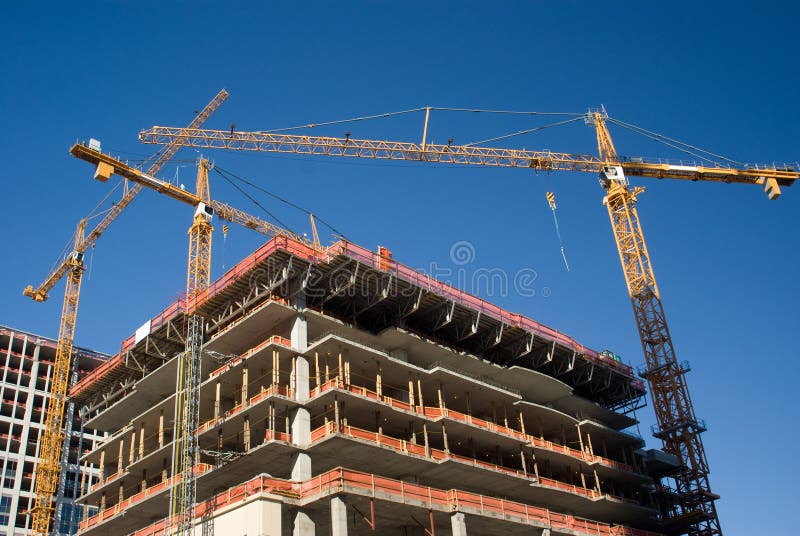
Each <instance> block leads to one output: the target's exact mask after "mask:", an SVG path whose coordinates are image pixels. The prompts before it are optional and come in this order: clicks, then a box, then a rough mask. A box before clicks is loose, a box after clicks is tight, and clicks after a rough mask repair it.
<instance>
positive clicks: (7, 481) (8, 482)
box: [3, 460, 17, 489]
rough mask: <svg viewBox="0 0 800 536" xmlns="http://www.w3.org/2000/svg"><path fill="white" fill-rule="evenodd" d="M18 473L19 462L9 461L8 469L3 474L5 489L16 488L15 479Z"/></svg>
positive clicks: (7, 463)
mask: <svg viewBox="0 0 800 536" xmlns="http://www.w3.org/2000/svg"><path fill="white" fill-rule="evenodd" d="M16 473H17V462H15V461H12V460H8V461H7V462H6V469H5V471H4V472H3V487H4V488H11V489H13V488H14V477H15V476H16Z"/></svg>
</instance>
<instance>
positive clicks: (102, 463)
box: [83, 449, 106, 482]
mask: <svg viewBox="0 0 800 536" xmlns="http://www.w3.org/2000/svg"><path fill="white" fill-rule="evenodd" d="M84 467H85V464H84ZM99 469H100V470H99V471H98V474H97V476H98V478H99V479H100V482H102V481H103V480H105V478H106V449H101V450H100V468H99ZM83 474H84V475H85V474H86V471H84V473H83Z"/></svg>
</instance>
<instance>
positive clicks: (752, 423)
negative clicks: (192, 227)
mask: <svg viewBox="0 0 800 536" xmlns="http://www.w3.org/2000/svg"><path fill="white" fill-rule="evenodd" d="M19 4H21V3H14V4H13V5H7V6H4V14H3V17H2V19H0V35H2V37H0V39H2V51H3V52H2V54H0V69H1V72H2V76H1V77H0V89H1V90H0V115H1V116H2V117H3V119H4V126H3V129H2V132H1V133H0V136H2V139H0V141H1V142H2V148H3V149H2V151H3V163H4V170H3V173H4V179H3V185H4V195H3V199H4V200H5V201H6V203H5V204H4V205H5V206H4V210H3V212H2V216H0V218H2V220H0V223H2V227H0V228H2V229H3V239H4V240H3V241H4V251H5V252H6V262H4V263H2V266H0V281H2V284H0V299H2V303H3V305H4V307H3V312H2V315H0V323H3V324H8V325H11V326H15V327H19V328H21V329H25V330H30V331H34V332H37V333H41V334H44V335H49V336H55V335H56V332H57V323H58V316H59V312H60V307H61V297H62V293H63V285H59V286H58V287H57V288H56V289H55V290H54V292H53V296H52V299H51V300H50V301H48V302H47V303H45V304H34V303H33V302H31V301H29V300H28V299H27V298H23V297H22V295H21V290H22V288H23V287H24V286H25V285H27V284H38V283H39V282H40V281H41V280H42V278H43V277H44V276H45V275H46V274H47V271H48V269H49V267H50V266H51V265H52V263H53V261H54V260H55V258H56V256H57V254H58V252H59V251H61V249H62V247H63V246H64V244H65V243H66V241H67V240H68V238H69V236H70V234H71V232H72V230H73V228H74V226H75V224H76V222H77V221H78V219H79V218H81V217H83V216H84V215H86V214H87V213H89V211H90V210H91V209H92V208H93V207H94V206H95V204H96V203H97V202H98V201H99V200H100V199H101V198H102V197H103V196H104V195H105V194H106V193H107V192H108V191H109V189H110V188H111V185H110V184H109V185H101V184H99V183H95V182H93V181H92V180H91V170H90V169H89V168H88V165H87V164H85V163H83V162H79V161H77V160H75V159H73V158H72V157H70V156H69V154H68V152H67V150H68V148H69V146H70V145H71V144H72V143H73V142H74V141H75V140H78V139H81V140H83V139H88V138H89V137H95V138H98V139H100V140H101V141H102V142H103V146H104V148H106V149H109V150H113V151H114V152H115V153H117V154H121V155H123V156H125V157H127V158H131V159H137V158H142V155H148V154H150V153H151V152H152V151H153V147H152V146H144V145H141V144H139V143H138V141H137V138H136V134H137V133H138V131H139V130H140V129H143V128H147V127H149V126H151V125H154V124H160V125H170V126H173V125H174V126H179V125H183V124H186V123H188V122H189V121H190V120H191V118H192V112H193V110H196V109H199V108H200V107H202V106H203V105H204V104H205V102H207V101H208V100H209V99H210V98H211V97H212V96H213V95H214V94H215V93H216V92H217V90H218V89H219V88H221V87H225V88H227V89H228V90H229V91H230V93H231V98H230V99H229V101H228V102H227V103H225V104H224V105H223V107H222V108H221V109H220V110H219V111H218V112H217V113H216V114H215V115H214V116H213V117H212V119H211V120H210V121H209V122H208V124H207V125H208V126H209V127H211V128H228V127H229V126H230V124H231V123H235V124H236V126H237V129H241V130H249V129H252V130H257V129H258V130H262V129H264V130H265V129H272V128H280V127H286V126H291V125H296V124H302V123H307V122H319V121H325V120H330V119H340V118H348V117H354V116H361V115H368V114H373V113H382V112H388V111H394V110H404V109H409V108H416V107H419V106H426V105H430V106H450V107H469V108H484V109H510V110H533V111H565V112H583V111H585V110H586V109H587V108H589V107H596V106H599V105H600V104H604V105H605V106H606V108H607V109H608V111H609V113H610V114H611V115H612V116H613V117H616V118H619V119H621V120H623V121H627V122H629V123H635V124H637V125H640V126H642V127H645V128H648V129H650V130H655V131H659V132H662V133H665V134H668V135H670V136H673V137H675V138H678V139H682V140H685V141H687V142H691V143H694V144H696V145H699V146H701V147H704V148H707V149H710V150H714V151H719V152H721V153H723V154H726V155H730V156H732V157H734V158H736V159H738V160H741V161H746V162H761V161H767V162H770V161H775V160H780V161H787V160H788V161H794V160H798V159H800V151H798V149H797V147H796V140H797V139H798V134H800V132H798V130H800V126H798V125H800V108H798V107H797V105H796V96H797V83H798V72H797V69H796V57H797V53H798V46H797V43H796V40H795V37H794V36H795V33H796V21H797V20H798V15H799V14H800V13H799V12H798V8H797V7H796V6H794V5H791V4H790V3H782V2H778V3H770V2H760V3H758V4H757V5H746V4H744V3H742V4H740V3H738V2H726V3H713V2H711V3H688V2H687V3H683V2H677V3H669V4H661V3H659V4H652V5H648V4H647V3H634V2H615V3H613V4H610V5H609V4H604V5H598V6H594V5H589V4H588V3H583V2H561V3H558V4H557V5H555V6H554V5H553V4H552V3H544V2H541V3H539V2H508V3H502V2H498V3H496V5H494V6H493V7H491V8H489V7H487V6H488V3H487V4H481V3H474V4H473V3H466V4H465V3H459V4H456V3H452V4H445V3H436V2H430V3H424V2H403V3H389V2H374V3H360V2H347V3H342V2H337V3H314V2H306V3H303V5H302V8H295V7H292V6H291V4H290V3H282V4H277V5H271V6H265V5H261V4H260V3H244V2H228V3H226V5H224V6H223V5H222V4H215V3H212V2H203V1H200V2H174V3H169V2H146V1H143V2H137V3H136V4H135V5H133V3H130V5H127V4H126V3H123V2H104V3H92V2H82V3H80V5H74V4H70V5H67V6H62V5H56V4H53V5H48V6H46V7H45V6H43V5H41V4H36V6H35V7H26V6H22V5H19ZM422 119H423V118H422V115H421V114H413V115H408V116H401V117H399V118H394V119H386V120H379V121H373V122H364V123H354V124H350V125H346V126H344V125H338V126H334V127H330V128H329V129H327V130H322V129H321V130H319V131H318V132H319V133H325V134H330V135H342V134H344V132H345V131H351V132H352V136H353V137H376V138H392V139H402V140H409V141H418V140H419V138H420V136H421V127H422ZM547 121H548V120H547V119H544V120H539V119H536V120H531V119H530V118H519V117H513V118H512V117H508V116H495V115H488V114H448V113H440V112H434V113H433V115H432V118H431V126H430V131H429V135H428V138H429V140H431V139H432V140H433V141H439V142H443V141H446V140H447V139H448V138H454V139H455V140H456V143H465V142H471V141H475V140H480V139H485V138H490V137H493V136H497V135H501V134H505V133H508V132H512V131H515V130H520V129H524V128H530V127H532V126H535V125H536V124H544V123H546V122H547ZM612 135H613V136H614V139H615V141H616V144H617V148H618V150H619V152H620V154H623V155H629V156H649V157H680V156H681V155H680V154H677V153H675V152H674V151H672V150H671V149H669V148H667V147H664V146H662V145H659V144H656V143H653V142H652V141H649V140H646V139H644V138H640V137H636V136H632V135H629V134H628V133H627V132H626V131H624V130H620V129H618V128H617V129H614V128H613V127H612ZM498 144H499V145H501V146H512V147H525V148H528V149H544V148H546V149H550V150H554V151H555V150H561V151H569V152H593V151H594V150H595V145H594V134H593V131H592V130H591V129H589V128H587V127H585V126H584V125H582V124H573V125H569V126H566V127H560V128H558V129H549V130H546V131H544V132H541V133H536V134H531V135H528V136H522V137H518V138H513V139H511V140H507V141H504V142H498ZM196 156H197V155H196V153H195V152H192V151H189V150H183V151H181V153H179V155H178V156H177V158H176V162H175V163H173V165H170V166H167V167H166V168H164V169H163V170H162V176H163V177H164V178H169V179H176V180H178V181H179V182H184V183H186V184H187V185H192V184H193V181H194V174H195V171H194V165H193V163H192V159H194V158H195V157H196ZM206 156H209V157H210V158H212V159H213V160H214V161H215V162H216V164H218V165H219V166H221V167H223V168H224V169H226V170H229V171H232V172H234V173H236V174H238V175H240V176H243V177H246V178H248V179H250V180H253V181H254V182H257V183H258V184H259V185H261V186H263V187H264V188H267V189H269V190H270V191H272V192H274V193H276V194H279V195H282V196H284V197H286V198H288V199H291V200H292V201H294V202H296V203H298V204H300V205H302V206H304V207H307V208H309V209H311V210H313V211H314V212H316V213H318V214H319V215H320V216H322V217H323V218H324V219H325V220H327V221H330V222H331V223H332V224H333V225H334V227H336V228H337V229H339V230H340V231H342V232H343V233H344V234H345V235H346V236H347V237H348V238H350V239H351V240H353V241H355V242H357V243H359V244H362V245H364V246H367V247H370V248H375V247H376V246H377V245H378V244H380V245H384V246H387V247H389V248H390V249H391V250H392V251H393V252H394V255H395V256H396V258H397V259H398V260H400V261H401V262H404V263H406V264H409V265H411V266H414V267H418V268H423V269H430V268H431V267H432V263H435V266H436V267H444V268H448V267H449V268H451V269H457V268H459V267H458V266H456V265H454V264H453V262H452V261H451V259H450V248H451V245H452V244H454V243H455V242H458V241H462V240H466V241H469V242H470V243H471V244H472V245H473V247H474V250H475V258H474V260H473V262H471V263H470V264H469V265H467V266H465V268H466V269H467V270H469V271H474V270H475V269H479V268H487V269H489V268H500V269H503V270H506V271H507V272H508V273H515V272H517V271H519V270H521V269H529V270H534V271H535V273H536V279H535V281H534V288H535V289H536V290H537V294H536V296H534V297H529V296H520V295H518V294H515V293H513V292H512V293H509V294H508V295H505V296H497V295H496V296H491V298H492V299H494V300H495V301H497V302H498V303H499V304H501V305H503V306H505V307H507V308H509V309H511V310H514V311H518V312H521V313H524V314H526V315H529V316H532V317H533V318H536V319H537V320H540V321H543V322H545V323H547V324H549V325H551V326H554V327H556V328H558V329H560V330H562V331H565V332H568V333H570V334H571V335H573V336H574V337H575V338H577V339H578V340H580V341H582V342H583V343H584V344H587V345H590V346H593V347H595V348H598V349H603V348H609V349H612V350H613V351H615V352H616V353H618V354H620V355H622V356H623V357H624V358H625V360H627V361H629V362H631V363H633V364H635V365H636V364H639V363H641V362H642V355H641V347H640V344H639V342H638V340H637V337H636V331H635V325H634V321H633V316H632V313H631V309H630V304H629V301H628V298H627V294H626V291H625V284H624V280H623V277H622V273H621V270H620V267H619V260H618V256H617V253H616V250H615V248H614V245H613V239H612V236H611V232H610V228H609V224H608V221H607V220H608V217H607V214H606V212H605V209H604V208H603V206H602V205H601V198H602V190H601V189H600V187H599V186H598V184H597V182H596V179H595V177H593V176H592V175H590V174H567V173H553V174H550V175H546V174H540V175H536V174H532V173H530V172H527V171H524V170H516V169H482V168H477V167H472V168H451V167H448V166H435V165H430V166H425V165H422V164H408V165H406V164H403V163H397V162H372V161H353V160H333V159H329V160H325V159H309V158H299V157H294V158H287V157H285V156H276V155H253V154H240V153H223V152H214V153H210V154H207V155H206ZM634 182H635V184H638V185H643V186H646V187H647V191H646V193H645V194H644V195H643V196H642V197H641V201H640V204H639V207H640V213H641V218H642V222H643V225H644V227H645V233H646V236H647V239H648V244H649V246H650V251H651V255H652V258H653V263H654V266H655V269H656V274H657V277H658V281H659V285H660V288H661V292H662V295H663V297H664V305H665V308H666V311H667V315H668V318H669V321H670V325H671V330H672V334H673V337H674V339H675V344H676V348H677V350H678V354H679V356H680V359H687V360H689V361H690V362H691V364H692V369H693V371H692V373H691V375H690V376H689V382H690V387H691V390H692V393H693V398H694V401H695V404H696V409H697V413H698V415H699V416H701V417H703V418H705V419H706V420H707V421H708V424H709V432H708V433H707V434H706V435H705V441H706V448H707V451H708V457H709V459H710V463H711V468H712V471H713V474H712V485H713V489H714V490H715V491H716V492H717V493H719V494H720V495H721V496H722V500H721V501H719V503H718V506H719V512H720V516H721V519H722V525H723V527H724V529H725V532H726V534H729V535H731V534H733V535H735V534H753V533H757V534H763V533H769V534H790V527H792V526H794V524H793V522H792V517H793V514H794V510H796V507H797V506H798V502H797V500H796V498H795V494H794V490H795V479H794V478H793V476H792V475H791V472H790V471H787V470H784V469H781V467H782V466H785V464H786V463H789V462H788V461H784V460H781V459H780V457H783V456H786V455H787V454H788V453H791V452H793V451H794V448H795V446H796V444H797V440H798V437H797V431H796V427H795V426H794V425H793V424H792V422H793V421H794V420H796V419H795V418H794V417H793V416H792V415H793V408H794V407H796V394H795V393H794V392H793V390H794V388H795V380H794V378H795V376H796V374H795V367H796V366H797V358H798V357H800V356H799V355H798V354H799V353H800V352H798V349H797V348H798V346H797V343H796V339H794V335H795V334H796V329H797V324H798V320H799V319H800V318H798V316H799V315H798V307H797V303H796V302H797V300H798V297H800V296H799V293H798V290H799V288H798V282H797V277H796V276H797V268H796V262H797V260H798V254H797V251H798V245H800V244H799V243H798V236H797V233H796V227H797V224H798V221H799V219H798V209H800V191H795V189H794V188H792V189H787V190H786V191H785V192H784V194H785V195H784V196H783V197H782V198H781V199H780V200H778V201H776V202H769V201H767V199H766V197H765V196H764V195H763V193H762V192H761V191H760V189H758V188H754V187H746V186H730V185H717V184H707V185H706V184H693V183H686V184H682V183H677V182H674V181H672V182H670V181H661V182H658V181H652V180H646V179H634ZM796 188H800V186H799V187H796ZM548 190H552V191H554V192H555V193H556V197H557V202H558V215H559V221H560V225H561V232H562V236H563V239H564V243H565V246H566V249H567V254H568V257H569V261H570V265H571V268H572V269H571V271H570V272H566V270H565V269H564V267H563V264H562V260H561V256H560V253H559V246H558V241H557V240H556V237H555V230H554V227H553V222H552V218H551V214H550V211H549V209H548V207H547V203H546V201H545V198H544V193H545V192H546V191H548ZM211 191H212V196H213V197H214V198H217V199H220V200H223V201H227V202H230V203H232V204H234V205H236V206H238V207H240V208H243V209H245V210H248V211H250V212H252V213H253V214H258V215H263V213H260V212H259V211H260V209H259V208H258V207H255V206H253V205H252V204H250V202H249V201H248V200H247V199H246V198H244V197H242V196H241V194H239V193H238V192H236V191H235V190H234V189H232V188H231V187H230V185H228V184H227V183H225V182H224V181H222V180H221V178H220V177H219V176H218V175H212V184H211ZM259 200H260V201H261V202H262V204H264V205H265V206H267V208H269V209H270V210H271V211H273V212H274V213H275V214H276V215H278V216H279V217H280V218H281V220H282V221H285V222H286V223H287V224H288V225H289V226H291V227H292V228H293V229H297V230H301V231H303V230H307V223H306V219H305V216H304V215H303V214H302V213H299V212H297V211H294V210H292V209H290V208H288V207H286V206H285V205H282V204H280V203H277V202H275V201H274V200H271V199H269V198H267V197H264V196H263V195H260V196H259ZM191 214H192V210H191V209H190V208H189V207H184V206H179V205H177V204H176V203H175V202H174V201H172V200H169V199H163V198H160V196H159V195H158V194H155V193H153V192H146V193H144V194H142V195H141V196H140V197H139V198H138V199H137V200H136V201H135V202H134V203H133V205H132V206H131V207H130V208H129V209H128V210H127V211H126V212H125V213H124V214H123V215H122V217H121V218H120V219H119V220H118V221H117V222H116V223H115V224H114V225H113V227H112V228H111V229H110V230H109V231H108V232H107V234H106V235H105V236H103V237H102V238H101V240H100V241H99V242H98V244H97V247H96V249H95V250H94V251H93V252H91V253H90V254H89V255H88V257H89V261H90V270H89V272H88V273H87V276H86V278H85V284H84V291H83V294H82V299H81V304H80V313H79V323H78V331H77V342H78V343H79V344H81V345H85V346H89V347H93V348H96V349H99V350H103V351H107V352H114V351H115V350H116V349H117V348H118V346H119V343H120V341H121V340H122V339H123V338H125V337H126V336H127V335H129V334H130V333H131V332H132V331H133V330H134V329H135V328H136V327H137V326H138V325H140V324H141V323H142V322H143V321H144V320H145V319H147V318H149V317H150V316H152V315H153V314H155V313H157V312H158V311H160V310H161V308H163V307H164V306H166V305H167V304H168V303H170V302H171V301H172V300H173V299H174V298H175V297H176V296H177V295H178V293H180V292H181V291H182V290H183V288H184V286H185V264H186V241H187V237H186V229H187V227H188V225H189V223H190V220H191ZM232 227H233V226H232ZM326 236H327V235H326ZM261 242H262V238H261V237H260V236H257V235H256V236H253V235H252V233H248V232H246V231H244V230H240V229H235V228H232V229H231V232H230V234H229V235H228V238H227V239H226V240H225V243H224V247H223V241H222V238H221V236H219V235H217V236H216V238H215V252H214V254H215V258H214V275H215V276H217V275H219V274H221V273H222V269H223V265H226V266H228V267H230V265H231V264H232V263H234V262H236V261H237V260H239V259H241V258H242V257H243V256H244V255H246V254H247V253H248V252H249V251H251V250H252V249H254V248H255V247H257V246H258V245H259V244H260V243H261ZM223 250H224V252H223ZM468 290H470V289H468ZM640 417H641V418H642V421H643V426H642V431H643V433H646V431H647V430H648V429H649V424H650V423H651V422H652V415H651V409H650V408H649V407H648V408H646V409H645V410H643V411H641V412H640ZM650 443H651V444H653V445H656V442H655V441H652V440H651V441H650ZM764 462H766V463H764Z"/></svg>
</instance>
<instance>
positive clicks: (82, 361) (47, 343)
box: [0, 324, 111, 374]
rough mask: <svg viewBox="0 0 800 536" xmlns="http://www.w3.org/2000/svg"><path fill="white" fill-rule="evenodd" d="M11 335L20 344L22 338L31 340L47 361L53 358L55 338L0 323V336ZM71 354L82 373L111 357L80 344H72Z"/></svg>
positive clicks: (89, 370) (9, 336)
mask: <svg viewBox="0 0 800 536" xmlns="http://www.w3.org/2000/svg"><path fill="white" fill-rule="evenodd" d="M12 337H13V338H18V339H20V344H22V339H27V340H29V341H32V342H33V343H34V344H36V345H38V346H39V347H40V352H44V355H41V354H40V357H43V358H44V359H46V360H48V361H52V360H53V359H54V358H55V351H56V347H57V346H58V341H57V340H56V339H51V338H50V337H45V336H43V335H38V334H36V333H32V332H30V331H25V330H21V329H16V328H13V327H10V326H6V325H3V324H0V338H9V339H10V338H12ZM4 349H5V348H4ZM72 355H73V357H75V358H77V359H78V372H79V373H83V374H88V373H89V372H91V371H93V370H95V369H96V368H97V367H99V366H100V365H102V364H103V363H105V362H106V361H108V360H109V359H110V358H111V356H110V355H108V354H105V353H103V352H97V351H95V350H91V349H89V348H84V347H81V346H73V348H72Z"/></svg>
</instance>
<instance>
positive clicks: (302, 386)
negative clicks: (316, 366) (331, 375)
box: [294, 355, 311, 403]
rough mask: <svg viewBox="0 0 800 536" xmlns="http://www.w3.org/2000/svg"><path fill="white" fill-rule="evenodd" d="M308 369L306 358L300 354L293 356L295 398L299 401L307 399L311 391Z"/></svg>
mask: <svg viewBox="0 0 800 536" xmlns="http://www.w3.org/2000/svg"><path fill="white" fill-rule="evenodd" d="M309 369H310V367H309V364H308V358H306V357H305V356H302V355H299V356H297V357H296V358H295V374H294V379H295V400H297V401H298V402H300V403H304V402H306V401H308V398H309V393H310V392H311V389H310V373H309V372H310V371H309Z"/></svg>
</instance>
